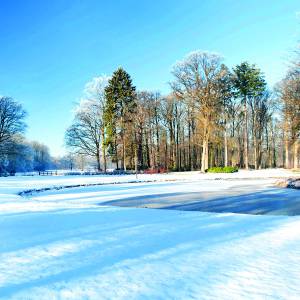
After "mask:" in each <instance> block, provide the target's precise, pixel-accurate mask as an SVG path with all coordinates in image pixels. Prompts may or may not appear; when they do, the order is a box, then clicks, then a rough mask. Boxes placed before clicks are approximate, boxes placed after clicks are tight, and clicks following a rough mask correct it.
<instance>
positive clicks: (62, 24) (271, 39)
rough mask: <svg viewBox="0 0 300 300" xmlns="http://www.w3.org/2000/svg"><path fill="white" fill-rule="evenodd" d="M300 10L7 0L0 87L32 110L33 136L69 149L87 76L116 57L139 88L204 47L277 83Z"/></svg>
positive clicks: (161, 84) (262, 4)
mask: <svg viewBox="0 0 300 300" xmlns="http://www.w3.org/2000/svg"><path fill="white" fill-rule="evenodd" d="M299 11H300V2H299V0H294V1H291V0H290V1H289V0H285V1H281V0H251V1H248V0H244V1H236V0H235V1H225V0H223V1H222V0H219V1H216V0H215V1H214V0H211V1H204V0H201V1H200V0H194V1H189V0H187V1H169V0H167V1H162V0H161V1H156V0H154V1H141V0H140V1H138V0H126V1H121V0H119V1H117V0H115V1H101V0H84V1H77V0H69V1H64V0H52V1H38V0H36V1H33V0H26V1H23V0H19V1H13V0H11V1H9V0H1V1H0V18H1V26H0V95H8V96H12V97H13V98H15V99H16V100H18V101H20V102H21V103H22V104H23V105H24V107H25V108H26V110H27V111H28V113H29V116H28V118H27V123H28V125H29V127H28V130H27V137H28V138H29V139H35V140H38V141H41V142H43V143H45V144H47V145H48V146H49V147H50V150H51V153H52V154H53V155H57V154H62V153H63V137H64V131H65V129H66V128H67V127H68V126H69V125H70V124H71V121H72V112H71V110H72V107H73V106H74V103H75V102H76V101H78V100H79V99H80V97H81V95H82V91H83V88H84V85H85V84H86V82H88V81H89V80H91V79H92V78H93V77H95V76H99V75H102V74H107V75H109V74H111V73H112V72H113V71H114V70H115V69H116V68H117V67H118V66H123V67H124V68H125V69H126V70H127V71H128V72H129V73H130V74H131V76H132V78H133V82H134V84H135V85H136V86H137V88H138V89H151V90H160V91H162V92H163V93H166V92H168V90H169V88H168V81H170V80H171V75H170V70H171V66H172V65H173V64H174V63H175V62H176V60H179V59H181V58H183V57H184V56H185V55H186V54H187V53H189V52H190V51H193V50H196V49H201V50H208V51H214V52H218V53H220V54H222V55H223V56H224V58H225V63H227V64H228V65H229V66H233V65H234V64H237V63H240V62H241V61H244V60H248V61H249V62H251V63H256V64H257V65H258V66H259V67H260V68H261V69H262V70H263V72H264V73H265V75H266V79H267V81H268V83H269V85H271V86H272V85H273V84H274V83H275V82H276V81H278V80H279V79H280V78H281V77H282V74H283V72H284V71H285V68H286V63H285V60H286V58H287V56H288V54H289V52H290V51H291V50H292V49H293V48H294V47H295V45H296V42H297V40H299V37H300V35H299V27H300V17H299ZM297 12H298V13H297Z"/></svg>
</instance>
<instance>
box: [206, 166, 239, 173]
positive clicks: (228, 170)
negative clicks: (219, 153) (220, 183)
mask: <svg viewBox="0 0 300 300" xmlns="http://www.w3.org/2000/svg"><path fill="white" fill-rule="evenodd" d="M238 170H239V169H238V167H213V168H209V169H208V170H207V172H208V173H235V172H237V171H238Z"/></svg>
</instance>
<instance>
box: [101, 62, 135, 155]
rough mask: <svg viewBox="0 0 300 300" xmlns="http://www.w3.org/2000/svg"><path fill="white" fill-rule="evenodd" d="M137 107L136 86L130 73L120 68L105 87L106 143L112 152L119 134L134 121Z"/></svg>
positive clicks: (111, 152)
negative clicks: (133, 117)
mask: <svg viewBox="0 0 300 300" xmlns="http://www.w3.org/2000/svg"><path fill="white" fill-rule="evenodd" d="M135 109H136V97H135V86H133V85H132V80H131V78H130V75H129V74H128V73H127V72H126V71H125V70H124V69H122V68H118V69H117V70H116V71H115V72H114V73H113V75H112V77H111V79H110V80H109V81H108V85H107V87H106V88H105V108H104V124H105V141H104V143H105V146H107V147H108V150H109V152H110V154H113V153H115V152H116V147H117V145H116V140H117V135H118V134H120V135H122V132H124V130H125V127H126V123H130V122H131V121H132V115H133V113H134V112H135Z"/></svg>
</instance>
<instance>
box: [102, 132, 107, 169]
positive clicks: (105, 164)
mask: <svg viewBox="0 0 300 300" xmlns="http://www.w3.org/2000/svg"><path fill="white" fill-rule="evenodd" d="M104 139H105V136H104V130H102V154H103V168H104V173H106V170H107V163H106V146H105V140H104Z"/></svg>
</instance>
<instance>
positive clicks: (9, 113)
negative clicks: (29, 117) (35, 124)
mask: <svg viewBox="0 0 300 300" xmlns="http://www.w3.org/2000/svg"><path fill="white" fill-rule="evenodd" d="M25 116H26V112H25V110H24V109H23V107H22V105H21V104H19V103H17V102H16V101H14V100H13V99H12V98H10V97H0V155H4V154H7V153H8V152H9V151H11V146H12V143H13V138H14V136H15V135H16V134H21V133H23V132H24V131H25V128H26V124H25V122H24V118H25Z"/></svg>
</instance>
